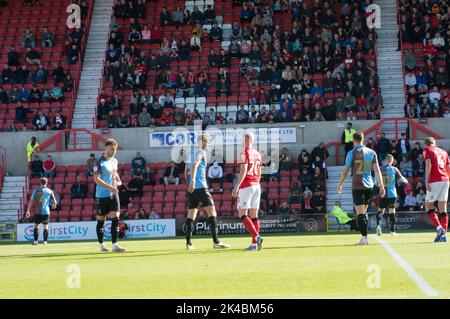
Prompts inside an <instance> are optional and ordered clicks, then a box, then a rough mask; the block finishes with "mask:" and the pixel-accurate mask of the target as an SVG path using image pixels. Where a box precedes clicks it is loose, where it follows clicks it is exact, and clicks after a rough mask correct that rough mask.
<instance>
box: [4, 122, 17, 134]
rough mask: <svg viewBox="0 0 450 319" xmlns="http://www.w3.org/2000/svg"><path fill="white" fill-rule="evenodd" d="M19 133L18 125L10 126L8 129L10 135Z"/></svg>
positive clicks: (12, 124)
mask: <svg viewBox="0 0 450 319" xmlns="http://www.w3.org/2000/svg"><path fill="white" fill-rule="evenodd" d="M18 131H19V130H18V129H17V127H16V124H14V123H11V124H9V127H8V128H7V129H6V132H9V133H11V132H18Z"/></svg>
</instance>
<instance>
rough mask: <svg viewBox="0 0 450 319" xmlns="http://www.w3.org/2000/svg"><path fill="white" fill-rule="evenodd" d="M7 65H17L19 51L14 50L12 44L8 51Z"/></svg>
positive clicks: (18, 62) (18, 63)
mask: <svg viewBox="0 0 450 319" xmlns="http://www.w3.org/2000/svg"><path fill="white" fill-rule="evenodd" d="M7 65H8V66H19V65H20V61H19V52H17V51H16V47H15V46H14V45H12V46H11V49H10V51H9V52H8V64H7Z"/></svg>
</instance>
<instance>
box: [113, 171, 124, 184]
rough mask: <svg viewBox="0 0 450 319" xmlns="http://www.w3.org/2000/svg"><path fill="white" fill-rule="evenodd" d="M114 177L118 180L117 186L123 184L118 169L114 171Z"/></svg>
mask: <svg viewBox="0 0 450 319" xmlns="http://www.w3.org/2000/svg"><path fill="white" fill-rule="evenodd" d="M114 179H115V180H116V186H120V185H122V180H121V179H120V176H119V174H118V173H117V171H116V172H115V173H114Z"/></svg>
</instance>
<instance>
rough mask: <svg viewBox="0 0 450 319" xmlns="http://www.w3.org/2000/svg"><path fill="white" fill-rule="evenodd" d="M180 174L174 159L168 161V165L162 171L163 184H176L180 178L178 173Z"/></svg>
mask: <svg viewBox="0 0 450 319" xmlns="http://www.w3.org/2000/svg"><path fill="white" fill-rule="evenodd" d="M179 174H180V170H179V169H178V167H177V164H176V163H175V162H174V161H171V162H170V166H169V167H167V168H166V171H165V172H164V184H165V185H169V184H175V185H178V184H179V183H180V178H179V177H178V175H179Z"/></svg>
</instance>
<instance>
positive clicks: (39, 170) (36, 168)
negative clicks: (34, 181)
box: [30, 155, 44, 178]
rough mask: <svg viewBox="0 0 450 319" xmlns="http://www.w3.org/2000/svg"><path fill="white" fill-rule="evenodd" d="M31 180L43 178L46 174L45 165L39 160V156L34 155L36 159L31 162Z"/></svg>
mask: <svg viewBox="0 0 450 319" xmlns="http://www.w3.org/2000/svg"><path fill="white" fill-rule="evenodd" d="M30 170H31V175H30V177H31V178H34V177H42V176H43V174H44V163H43V162H42V161H41V160H40V159H39V155H34V159H33V160H32V161H31V166H30Z"/></svg>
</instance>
